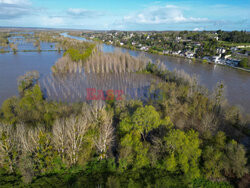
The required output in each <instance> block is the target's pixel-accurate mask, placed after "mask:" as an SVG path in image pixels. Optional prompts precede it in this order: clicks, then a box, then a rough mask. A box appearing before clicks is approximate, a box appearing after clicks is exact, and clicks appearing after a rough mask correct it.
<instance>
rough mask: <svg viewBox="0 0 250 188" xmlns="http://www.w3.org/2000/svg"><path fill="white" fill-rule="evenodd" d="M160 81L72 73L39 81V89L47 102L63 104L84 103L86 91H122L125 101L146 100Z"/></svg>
mask: <svg viewBox="0 0 250 188" xmlns="http://www.w3.org/2000/svg"><path fill="white" fill-rule="evenodd" d="M157 82H160V79H159V78H157V77H155V76H152V75H145V74H137V73H119V74H115V73H108V74H106V73H105V74H103V73H99V74H96V73H85V72H81V73H74V74H67V75H56V76H55V75H52V74H51V75H50V76H47V77H45V78H43V79H42V80H41V81H40V85H41V88H42V89H43V92H44V93H45V95H46V97H47V98H48V99H49V100H56V101H63V102H78V101H85V100H86V97H87V89H88V88H95V89H96V90H102V91H105V92H106V91H107V90H113V91H115V90H122V91H123V93H124V95H125V97H126V99H142V100H144V99H147V98H148V97H149V93H148V92H149V86H150V84H151V83H157Z"/></svg>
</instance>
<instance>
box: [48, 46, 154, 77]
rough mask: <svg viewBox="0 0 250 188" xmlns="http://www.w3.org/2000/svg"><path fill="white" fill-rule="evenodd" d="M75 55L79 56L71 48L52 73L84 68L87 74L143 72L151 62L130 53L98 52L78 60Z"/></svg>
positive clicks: (76, 70) (70, 71)
mask: <svg viewBox="0 0 250 188" xmlns="http://www.w3.org/2000/svg"><path fill="white" fill-rule="evenodd" d="M75 53H77V54H78V53H79V52H78V51H77V50H75V49H71V48H70V49H69V50H67V51H66V52H65V53H64V56H63V57H62V58H60V59H59V60H58V61H57V62H56V64H55V65H54V66H53V67H52V68H51V69H52V72H53V73H61V74H64V73H73V72H81V71H82V70H83V68H84V71H85V72H87V73H125V72H142V71H144V70H145V68H146V65H147V63H148V62H150V60H149V59H148V58H146V57H144V56H140V57H137V58H135V57H132V56H131V55H129V54H128V53H127V54H125V53H121V52H114V53H103V52H101V51H99V50H96V51H95V52H91V54H89V55H88V56H86V58H84V59H82V58H78V55H75ZM84 54H86V53H84ZM84 54H82V55H84ZM80 55H81V54H80ZM72 56H73V58H72ZM80 57H81V56H80Z"/></svg>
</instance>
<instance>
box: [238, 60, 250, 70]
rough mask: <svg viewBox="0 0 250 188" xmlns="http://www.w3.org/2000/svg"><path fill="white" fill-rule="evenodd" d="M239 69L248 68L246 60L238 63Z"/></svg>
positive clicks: (249, 64) (248, 64)
mask: <svg viewBox="0 0 250 188" xmlns="http://www.w3.org/2000/svg"><path fill="white" fill-rule="evenodd" d="M239 67H243V68H248V67H250V62H249V60H248V59H247V58H243V59H242V60H241V61H240V63H239Z"/></svg>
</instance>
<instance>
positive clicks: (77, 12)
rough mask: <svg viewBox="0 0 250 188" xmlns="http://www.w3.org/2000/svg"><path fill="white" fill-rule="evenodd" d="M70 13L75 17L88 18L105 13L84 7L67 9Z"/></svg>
mask: <svg viewBox="0 0 250 188" xmlns="http://www.w3.org/2000/svg"><path fill="white" fill-rule="evenodd" d="M67 13H68V15H70V16H74V17H86V18H93V17H98V16H101V15H103V13H102V12H98V11H95V10H88V9H83V8H69V9H68V10H67Z"/></svg>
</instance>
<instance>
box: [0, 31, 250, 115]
mask: <svg viewBox="0 0 250 188" xmlns="http://www.w3.org/2000/svg"><path fill="white" fill-rule="evenodd" d="M63 35H64V36H65V37H71V38H74V39H77V40H86V39H84V38H81V37H75V36H69V35H67V34H63ZM115 50H121V51H122V52H125V53H126V52H128V53H130V54H131V55H133V56H138V55H140V54H144V55H145V56H147V57H149V58H150V59H152V60H153V61H155V60H157V59H159V60H161V61H162V62H164V63H165V65H166V67H167V68H168V69H169V70H174V69H177V70H181V69H182V70H184V71H185V72H186V73H188V74H190V75H196V76H197V77H198V80H199V83H200V84H201V85H204V86H205V87H207V88H208V89H209V90H210V91H211V90H212V89H213V88H214V87H215V86H216V83H217V82H221V81H222V82H223V83H224V84H225V85H226V93H225V94H226V97H227V99H228V102H229V103H230V104H232V105H237V106H239V107H240V108H241V109H242V110H244V111H245V112H247V113H250V73H249V72H244V71H241V70H237V69H233V68H230V67H226V66H219V65H211V64H200V63H193V62H192V61H190V60H188V59H183V58H176V57H170V56H163V55H156V54H149V53H145V52H139V51H132V50H128V49H124V48H118V47H114V46H112V45H106V44H103V51H104V52H113V51H115ZM61 56H62V54H60V53H58V52H55V51H54V52H41V53H37V52H19V53H17V54H13V53H5V54H0V104H2V102H3V101H4V100H6V99H7V98H9V97H11V96H13V95H17V94H18V92H17V78H18V77H19V76H21V75H23V74H24V73H25V72H27V71H31V70H38V71H39V72H40V74H41V76H42V78H44V77H46V76H47V75H48V76H51V69H50V68H51V66H52V65H53V64H54V63H55V62H56V60H57V59H58V58H60V57H61ZM138 84H140V83H138Z"/></svg>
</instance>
